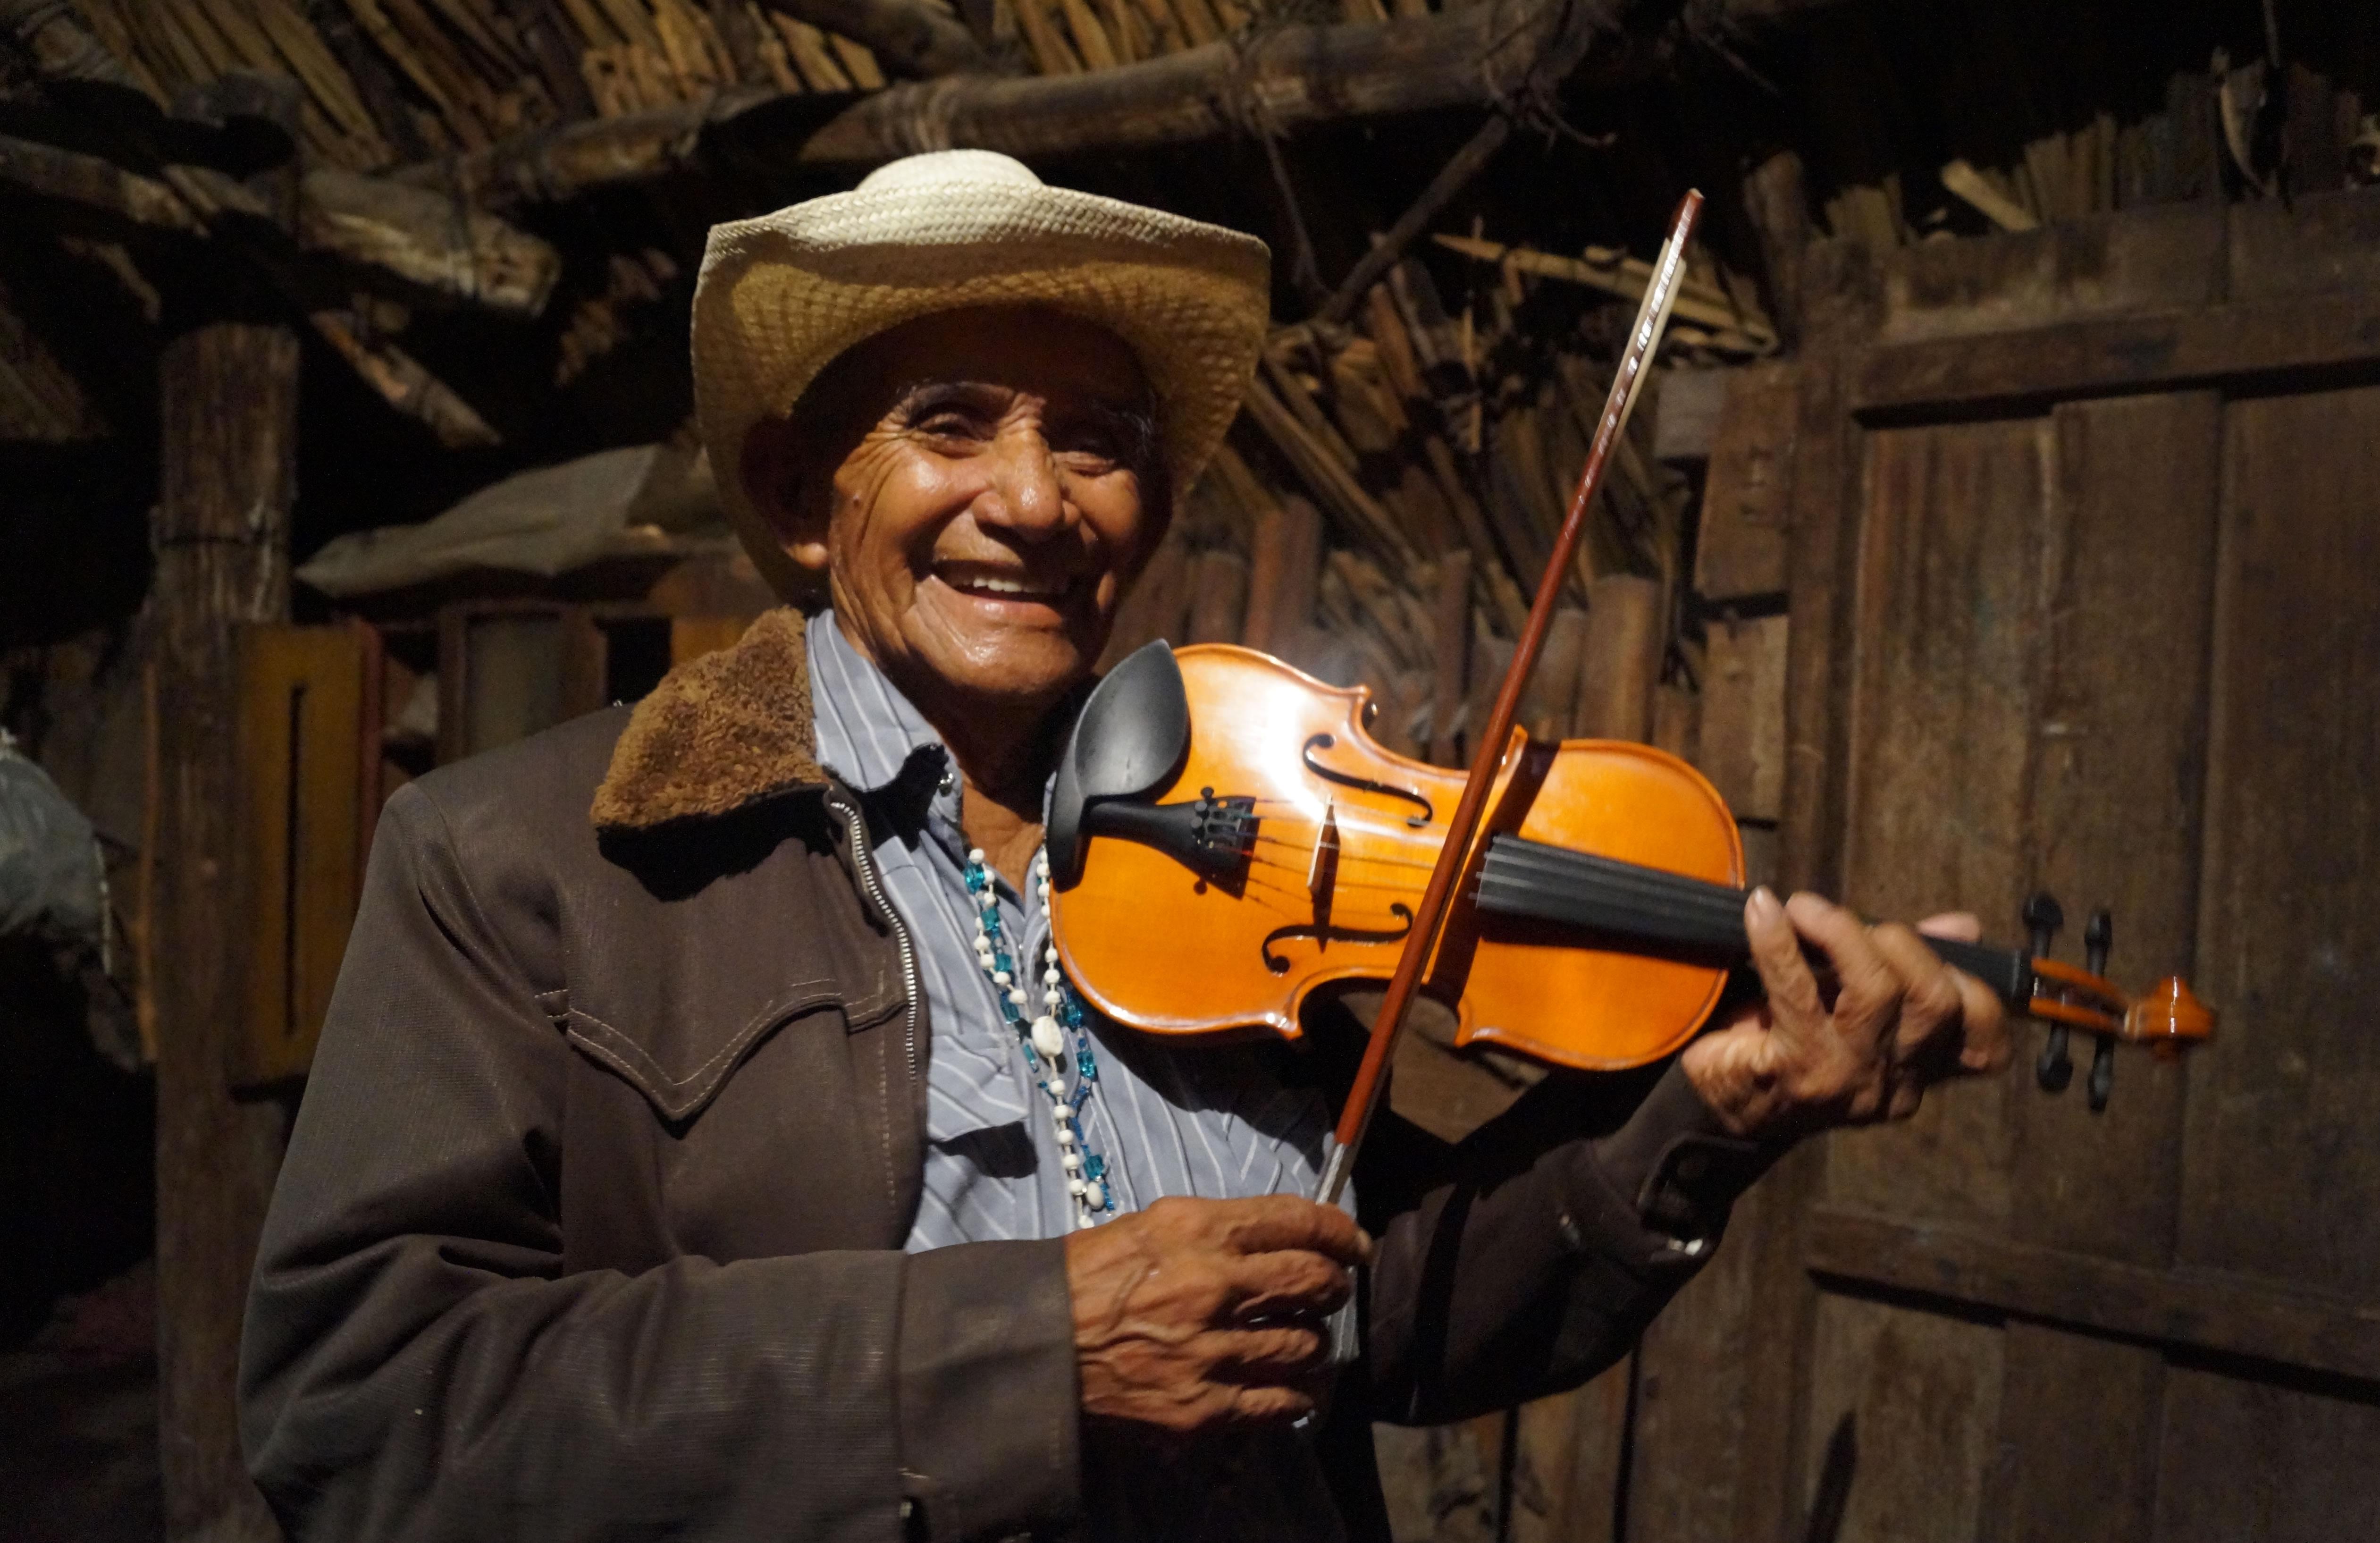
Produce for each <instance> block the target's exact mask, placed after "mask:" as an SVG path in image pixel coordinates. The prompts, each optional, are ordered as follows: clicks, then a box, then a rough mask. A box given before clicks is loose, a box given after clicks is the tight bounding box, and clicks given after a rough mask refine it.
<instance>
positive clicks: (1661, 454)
mask: <svg viewBox="0 0 2380 1543" xmlns="http://www.w3.org/2000/svg"><path fill="white" fill-rule="evenodd" d="M1640 293H1641V291H1640ZM1754 368H1755V369H1757V368H1759V367H1758V366H1755V367H1754ZM1742 373H1743V371H1734V370H1674V369H1673V370H1664V371H1661V373H1660V375H1659V377H1658V383H1659V389H1658V395H1655V397H1654V398H1653V456H1654V458H1655V459H1656V460H1663V461H1706V460H1708V459H1710V454H1711V443H1712V442H1713V441H1714V440H1715V439H1716V438H1717V437H1718V424H1719V414H1720V411H1721V409H1722V406H1723V404H1724V403H1725V402H1726V401H1727V395H1728V393H1729V392H1730V391H1731V390H1733V389H1734V382H1735V380H1736V377H1737V376H1738V375H1740V374H1742Z"/></svg>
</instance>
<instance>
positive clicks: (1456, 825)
mask: <svg viewBox="0 0 2380 1543" xmlns="http://www.w3.org/2000/svg"><path fill="white" fill-rule="evenodd" d="M1702 209H1703V196H1702V194H1701V193H1699V192H1695V191H1689V192H1688V193H1687V194H1686V196H1685V197H1684V198H1683V199H1682V200H1679V203H1678V212H1677V213H1676V214H1675V215H1673V216H1672V217H1671V218H1670V238H1669V240H1668V242H1667V243H1665V244H1664V245H1663V246H1662V248H1661V256H1660V260H1659V261H1657V262H1656V263H1654V265H1653V276H1652V280H1651V282H1650V283H1648V284H1647V285H1646V286H1645V301H1644V304H1643V305H1641V306H1639V307H1638V308H1637V310H1636V324H1635V326H1634V327H1633V328H1632V329H1631V330H1630V332H1629V334H1628V348H1627V351H1626V352H1625V353H1623V354H1622V355H1621V358H1620V371H1619V374H1618V375H1617V376H1615V377H1614V378H1613V380H1612V383H1611V395H1609V397H1607V398H1605V400H1604V404H1603V419H1602V421H1600V422H1599V423H1597V425H1596V427H1595V443H1593V444H1592V445H1590V446H1589V447H1588V449H1587V452H1586V469H1585V471H1583V472H1581V473H1580V474H1579V479H1578V492H1575V493H1573V494H1572V495H1571V501H1570V513H1569V515H1568V516H1565V517H1564V518H1563V520H1562V527H1561V534H1560V535H1559V536H1557V537H1556V538H1555V539H1554V550H1553V555H1552V556H1551V557H1550V558H1548V560H1547V562H1546V571H1545V577H1542V578H1540V579H1538V580H1537V596H1536V601H1534V602H1532V603H1531V605H1530V606H1529V619H1528V621H1527V623H1526V624H1525V625H1524V626H1523V627H1522V628H1521V638H1520V641H1519V643H1518V644H1517V645H1516V646H1515V647H1514V648H1513V650H1512V667H1511V668H1509V669H1507V670H1506V671H1505V672H1504V684H1503V686H1502V688H1501V689H1500V690H1499V691H1498V692H1497V693H1496V705H1495V707H1494V708H1493V709H1492V710H1490V711H1489V712H1488V723H1487V725H1486V727H1484V728H1482V729H1481V730H1480V731H1479V737H1478V740H1477V747H1476V748H1475V750H1473V752H1472V755H1471V772H1470V776H1469V778H1468V779H1467V780H1466V781H1465V782H1464V784H1463V797H1462V799H1461V800H1460V801H1459V802H1457V803H1456V805H1455V807H1454V815H1453V818H1452V819H1451V820H1449V821H1448V823H1447V830H1446V844H1445V845H1443V846H1442V847H1440V848H1439V854H1438V862H1437V864H1436V866H1434V867H1433V868H1432V869H1430V873H1429V883H1428V885H1427V887H1426V888H1424V889H1423V891H1422V893H1421V904H1420V905H1419V906H1418V907H1416V908H1415V911H1414V918H1413V925H1412V926H1411V927H1410V928H1409V929H1407V930H1406V932H1405V942H1404V951H1403V953H1402V954H1399V955H1398V957H1397V971H1396V974H1394V975H1393V976H1391V977H1390V978H1389V991H1388V995H1387V996H1386V997H1385V998H1384V999H1382V1001H1381V1003H1380V1013H1379V1016H1378V1018H1376V1019H1375V1020H1373V1023H1372V1037H1371V1039H1370V1040H1369V1042H1367V1043H1366V1045H1365V1047H1364V1061H1363V1064H1362V1065H1361V1066H1360V1067H1358V1068H1357V1070H1356V1073H1355V1082H1354V1087H1351V1088H1350V1089H1349V1090H1348V1093H1347V1103H1346V1107H1345V1108H1343V1109H1342V1110H1341V1111H1340V1112H1339V1127H1338V1130H1337V1131H1336V1133H1335V1136H1336V1139H1335V1141H1334V1142H1333V1144H1332V1149H1331V1152H1330V1162H1329V1164H1328V1165H1327V1166H1325V1167H1324V1169H1323V1171H1322V1184H1321V1188H1320V1192H1319V1194H1318V1196H1317V1198H1318V1199H1319V1200H1320V1201H1321V1203H1322V1204H1324V1205H1326V1206H1334V1205H1337V1204H1338V1203H1339V1197H1340V1195H1341V1193H1342V1191H1343V1190H1345V1188H1346V1187H1347V1175H1348V1174H1349V1173H1350V1172H1352V1171H1353V1170H1354V1166H1355V1152H1356V1149H1357V1148H1360V1147H1361V1146H1362V1145H1363V1144H1364V1133H1365V1132H1366V1130H1368V1129H1369V1128H1370V1127H1371V1124H1372V1114H1373V1112H1374V1111H1375V1110H1376V1109H1377V1107H1378V1104H1379V1101H1380V1092H1381V1090H1382V1088H1383V1087H1385V1086H1386V1085H1387V1075H1386V1074H1387V1072H1388V1068H1389V1052H1390V1051H1392V1050H1393V1049H1395V1047H1396V1041H1397V1036H1398V1035H1399V1034H1400V1033H1402V1032H1403V1028H1404V1020H1405V1013H1406V1010H1407V1009H1408V1008H1410V1007H1411V1006H1412V1005H1413V998H1414V992H1415V990H1416V989H1418V988H1419V986H1420V984H1421V973H1422V971H1423V969H1424V968H1425V967H1427V965H1428V964H1429V959H1430V955H1431V954H1434V953H1436V952H1437V950H1438V941H1439V934H1440V933H1441V932H1443V931H1444V930H1445V927H1446V913H1447V906H1448V903H1449V902H1450V901H1451V899H1452V898H1453V895H1454V883H1455V880H1456V879H1457V878H1459V877H1460V876H1461V874H1462V872H1463V867H1464V865H1465V864H1466V863H1467V862H1469V860H1470V857H1471V843H1472V840H1473V838H1474V837H1475V836H1476V835H1477V834H1478V833H1479V822H1480V820H1481V819H1482V818H1484V817H1485V816H1486V814H1487V812H1488V792H1489V790H1490V789H1492V788H1493V787H1494V786H1495V784H1496V772H1497V770H1498V768H1499V767H1500V765H1501V764H1502V762H1503V759H1504V754H1505V751H1506V749H1507V745H1506V741H1507V740H1509V739H1511V738H1512V719H1513V717H1514V715H1515V714H1516V713H1517V712H1518V711H1520V705H1521V688H1522V687H1523V686H1525V685H1527V684H1528V679H1529V672H1530V671H1531V670H1533V669H1535V668H1536V662H1537V654H1538V653H1539V651H1541V650H1543V649H1544V647H1545V641H1546V629H1547V628H1548V626H1550V625H1551V624H1552V622H1553V614H1554V602H1555V601H1557V600H1558V599H1560V595H1561V591H1562V585H1563V582H1564V581H1565V579H1566V578H1567V577H1568V576H1569V573H1570V567H1571V560H1572V558H1573V555H1574V554H1575V553H1576V552H1577V550H1578V540H1579V535H1580V533H1581V532H1582V531H1584V530H1585V529H1586V511H1587V505H1588V504H1592V503H1593V502H1594V501H1595V494H1596V490H1597V489H1598V488H1600V487H1602V486H1603V472H1604V468H1605V466H1606V465H1607V464H1608V463H1609V460H1610V458H1611V449H1612V446H1613V445H1614V444H1615V443H1618V442H1619V439H1620V435H1621V431H1622V430H1624V429H1625V428H1626V427H1627V426H1628V415H1629V414H1630V413H1632V412H1633V411H1634V410H1635V407H1636V398H1637V395H1639V393H1641V392H1642V391H1643V390H1644V386H1645V368H1646V366H1648V365H1649V364H1651V363H1652V360H1653V350H1654V349H1655V348H1657V347H1658V346H1660V342H1661V334H1662V332H1663V331H1664V330H1665V329H1667V327H1668V326H1669V324H1670V308H1671V307H1672V306H1673V305H1675V304H1676V303H1677V298H1678V281H1679V279H1680V277H1681V275H1682V273H1684V270H1685V265H1686V241H1687V239H1688V238H1689V237H1692V236H1693V234H1694V223H1695V221H1697V220H1698V219H1700V218H1701V216H1702Z"/></svg>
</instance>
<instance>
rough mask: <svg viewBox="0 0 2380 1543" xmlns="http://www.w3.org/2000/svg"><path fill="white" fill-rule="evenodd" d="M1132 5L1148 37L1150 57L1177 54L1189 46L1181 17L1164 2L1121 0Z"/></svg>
mask: <svg viewBox="0 0 2380 1543" xmlns="http://www.w3.org/2000/svg"><path fill="white" fill-rule="evenodd" d="M1123 3H1125V4H1127V5H1132V6H1134V7H1135V13H1136V14H1137V15H1138V17H1139V18H1140V23H1141V26H1142V27H1143V28H1144V29H1145V30H1146V31H1147V37H1148V51H1149V53H1150V55H1165V54H1178V53H1180V52H1181V51H1182V50H1184V49H1185V48H1187V47H1189V46H1191V41H1192V40H1191V37H1190V34H1189V31H1188V30H1187V28H1186V27H1185V26H1184V22H1183V19H1182V17H1181V16H1180V15H1179V14H1178V13H1177V11H1176V9H1175V7H1174V6H1171V5H1168V4H1167V3H1166V0H1123Z"/></svg>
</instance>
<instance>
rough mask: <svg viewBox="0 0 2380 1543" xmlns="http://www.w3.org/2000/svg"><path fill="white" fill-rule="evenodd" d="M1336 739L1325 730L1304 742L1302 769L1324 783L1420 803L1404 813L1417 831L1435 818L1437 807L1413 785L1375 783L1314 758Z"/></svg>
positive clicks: (1410, 824)
mask: <svg viewBox="0 0 2380 1543" xmlns="http://www.w3.org/2000/svg"><path fill="white" fill-rule="evenodd" d="M1338 743H1339V741H1338V740H1337V739H1335V738H1334V737H1332V736H1331V735H1328V734H1318V735H1314V736H1313V737H1312V738H1310V739H1308V740H1307V741H1306V742H1305V749H1304V751H1303V752H1301V753H1300V755H1299V758H1298V759H1301V760H1303V761H1305V769H1306V770H1307V771H1308V772H1313V773H1314V774H1315V775H1316V776H1318V777H1319V778H1321V779H1322V780H1323V781H1324V782H1326V783H1337V784H1339V785H1340V786H1341V787H1352V788H1354V789H1355V790H1357V791H1358V792H1361V793H1377V794H1379V795H1380V796H1383V797H1388V798H1402V799H1403V800H1404V801H1405V802H1406V803H1408V804H1417V805H1419V806H1420V807H1421V813H1419V814H1409V815H1407V816H1405V823H1406V824H1407V825H1409V826H1411V827H1412V828H1413V829H1415V830H1416V831H1418V830H1420V829H1421V828H1422V827H1423V826H1425V825H1427V824H1428V823H1429V822H1430V821H1431V820H1436V819H1437V818H1438V810H1437V809H1436V808H1434V807H1432V805H1431V804H1430V801H1429V800H1428V799H1427V798H1425V797H1423V796H1421V795H1420V794H1418V793H1415V791H1414V790H1413V789H1412V788H1409V787H1395V786H1391V785H1390V784H1387V783H1376V782H1374V781H1372V780H1371V779H1370V778H1369V777H1358V776H1355V775H1354V773H1352V772H1334V771H1332V770H1331V769H1330V767H1327V766H1325V765H1323V764H1322V763H1321V762H1320V761H1318V760H1316V759H1314V752H1315V751H1317V750H1327V749H1329V748H1330V747H1332V746H1333V745H1336V744H1338Z"/></svg>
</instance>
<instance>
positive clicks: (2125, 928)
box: [1986, 393, 2221, 1266]
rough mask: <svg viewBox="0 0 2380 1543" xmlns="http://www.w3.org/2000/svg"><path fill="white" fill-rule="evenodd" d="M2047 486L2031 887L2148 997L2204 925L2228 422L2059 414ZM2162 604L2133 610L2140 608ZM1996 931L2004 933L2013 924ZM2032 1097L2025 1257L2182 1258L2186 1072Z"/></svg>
mask: <svg viewBox="0 0 2380 1543" xmlns="http://www.w3.org/2000/svg"><path fill="white" fill-rule="evenodd" d="M2054 422H2055V431H2056V434H2057V463H2058V471H2057V480H2056V487H2055V492H2054V498H2053V510H2052V516H2051V521H2050V525H2051V529H2050V534H2049V541H2048V542H2047V544H2046V553H2045V555H2046V562H2047V565H2048V568H2047V572H2048V578H2047V586H2048V592H2047V595H2046V606H2045V608H2044V610H2043V611H2042V613H2041V614H2040V622H2039V625H2040V626H2041V628H2042V631H2043V634H2044V636H2045V637H2046V641H2047V648H2046V661H2045V666H2044V670H2043V678H2042V685H2041V691H2040V696H2039V699H2038V700H2037V702H2036V704H2035V710H2034V765H2033V771H2032V779H2033V780H2032V786H2031V792H2030V800H2031V805H2032V808H2031V814H2030V816H2029V818H2028V821H2027V823H2028V825H2029V827H2030V830H2031V832H2032V833H2031V836H2030V839H2029V843H2028V844H2029V845H2030V847H2031V849H2032V850H2031V865H2032V872H2033V875H2034V877H2033V879H2032V880H2031V881H2030V882H2032V883H2034V884H2038V885H2040V886H2042V887H2045V888H2046V889H2048V890H2049V891H2050V892H2051V893H2055V894H2057V895H2059V896H2060V897H2061V898H2062V899H2063V900H2064V902H2065V904H2066V906H2067V917H2068V922H2069V926H2070V929H2073V930H2071V931H2070V933H2069V935H2068V936H2067V938H2066V939H2065V940H2064V941H2063V946H2062V949H2061V953H2062V954H2063V956H2064V957H2066V958H2068V959H2070V960H2079V959H2080V958H2081V957H2082V950H2081V947H2080V942H2081V940H2080V929H2081V928H2082V926H2083V921H2084V917H2085V916H2086V914H2087V911H2088V909H2089V907H2091V906H2094V905H2101V904H2106V905H2109V906H2111V908H2112V909H2113V911H2114V913H2115V945H2116V946H2115V950H2114V952H2113V954H2111V956H2110V971H2111V973H2112V974H2114V975H2115V976H2117V977H2118V978H2122V979H2125V980H2127V981H2131V982H2135V983H2142V984H2144V983H2146V982H2147V981H2149V980H2152V979H2155V978H2157V977H2158V976H2161V975H2164V974H2167V973H2170V972H2187V971H2188V970H2189V968H2190V966H2191V954H2192V942H2193V940H2194V936H2195V932H2196V928H2197V910H2198V903H2197V895H2198V846H2199V836H2198V832H2199V815H2200V808H2199V804H2200V782H2199V779H2198V777H2197V776H2196V775H2194V774H2193V773H2194V769H2195V767H2196V766H2197V765H2198V764H2199V762H2200V760H2201V759H2202V758H2203V756H2204V743H2205V738H2204V736H2205V727H2206V723H2205V705H2204V703H2205V692H2206V678H2205V672H2206V657H2207V648H2208V640H2209V637H2210V629H2211V626H2212V616H2211V607H2212V603H2213V601H2212V596H2213V585H2214V564H2215V523H2216V520H2215V507H2216V487H2217V485H2218V482H2219V475H2218V473H2219V464H2218V463H2219V446H2220V443H2221V408H2220V406H2219V404H2218V403H2217V402H2216V399H2215V397H2214V396H2213V395H2209V394H2204V393H2193V394H2189V395H2173V396H2142V397H2132V398H2127V399H2119V400H2107V401H2096V402H2078V403H2070V404H2068V405H2067V406H2064V407H2059V408H2058V411H2057V413H2056V415H2055V419H2054ZM2151 596H2153V597H2155V601H2154V602H2152V603H2143V602H2142V600H2143V597H2151ZM1986 923H1987V925H1990V926H1992V927H1995V928H2005V929H2010V932H2011V933H2013V931H2014V924H2015V918H2014V917H2010V916H2006V915H2003V916H1998V917H1986ZM2045 1033H2046V1031H2045V1030H2043V1029H2041V1028H2039V1027H2029V1028H2027V1029H2026V1030H2025V1031H2023V1034H2022V1037H2021V1039H2020V1040H2019V1043H2020V1045H2021V1046H2022V1048H2023V1051H2024V1053H2022V1055H2021V1056H2020V1058H2019V1059H2020V1060H2021V1062H2022V1063H2023V1065H2024V1068H2025V1070H2023V1071H2022V1073H2020V1075H2019V1077H2018V1083H2019V1086H2020V1087H2022V1088H2023V1089H2024V1091H2023V1092H2022V1093H2021V1094H2020V1095H2019V1096H2018V1097H2017V1098H2016V1099H2014V1100H2013V1101H2012V1103H2011V1109H2010V1112H2011V1113H2012V1115H2013V1116H2014V1118H2015V1120H2016V1138H2015V1143H2014V1150H2015V1170H2014V1173H2013V1177H2012V1179H2011V1184H2012V1186H2013V1188H2014V1191H2015V1193H2016V1194H2017V1195H2019V1196H2021V1197H2022V1203H2021V1204H2019V1205H2018V1206H2017V1208H2016V1209H2015V1210H2014V1212H2013V1213H2012V1214H2011V1216H2010V1227H2011V1229H2012V1232H2013V1234H2014V1235H2015V1236H2016V1237H2017V1238H2019V1239H2021V1240H2022V1241H2026V1242H2033V1243H2042V1244H2048V1245H2053V1246H2058V1247H2068V1248H2081V1249H2088V1250H2090V1251H2092V1252H2094V1253H2099V1254H2104V1255H2107V1256H2108V1257H2113V1258H2118V1259H2122V1260H2126V1261H2128V1262H2130V1263H2133V1264H2141V1265H2153V1266H2157V1265H2164V1264H2167V1263H2168V1262H2170V1261H2171V1259H2172V1257H2173V1227H2174V1212H2175V1209H2176V1207H2177V1205H2178V1204H2179V1200H2180V1157H2181V1152H2180V1131H2181V1090H2182V1086H2183V1081H2184V1073H2183V1069H2182V1067H2181V1066H2180V1064H2179V1063H2160V1062H2158V1061H2156V1060H2155V1059H2154V1058H2152V1057H2149V1056H2143V1055H2126V1056H2124V1057H2123V1058H2122V1060H2121V1062H2120V1063H2119V1067H2118V1071H2117V1084H2116V1096H2115V1099H2114V1100H2113V1101H2112V1102H2111V1103H2110V1105H2109V1107H2108V1108H2107V1110H2106V1111H2104V1112H2098V1113H2094V1112H2092V1111H2091V1109H2090V1107H2089V1105H2088V1103H2087V1101H2086V1100H2084V1099H2083V1098H2082V1097H2081V1091H2082V1090H2081V1087H2079V1084H2080V1083H2081V1081H2082V1079H2083V1075H2084V1073H2085V1072H2087V1068H2088V1066H2089V1064H2090V1054H2091V1050H2092V1043H2091V1041H2090V1039H2088V1038H2087V1037H2081V1036H2078V1037H2077V1039H2076V1042H2075V1044H2074V1046H2073V1054H2074V1056H2075V1058H2076V1060H2077V1061H2078V1063H2080V1069H2078V1072H2077V1074H2076V1082H2077V1084H2078V1086H2077V1087H2075V1088H2074V1089H2072V1090H2070V1092H2069V1093H2068V1094H2066V1095H2065V1096H2063V1097H2049V1096H2046V1095H2040V1096H2036V1095H2034V1093H2033V1092H2032V1088H2031V1084H2032V1072H2031V1066H2032V1063H2033V1061H2034V1051H2035V1050H2036V1049H2037V1047H2038V1046H2039V1045H2040V1044H2041V1043H2042V1040H2043V1037H2044V1035H2045Z"/></svg>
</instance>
